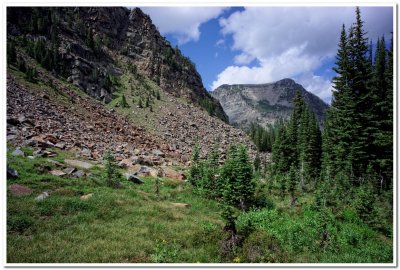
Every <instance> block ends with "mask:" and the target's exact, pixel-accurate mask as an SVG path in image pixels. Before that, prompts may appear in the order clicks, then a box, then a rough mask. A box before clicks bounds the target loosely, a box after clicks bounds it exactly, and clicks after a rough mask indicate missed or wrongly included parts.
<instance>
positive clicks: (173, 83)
mask: <svg viewBox="0 0 400 270" xmlns="http://www.w3.org/2000/svg"><path fill="white" fill-rule="evenodd" d="M7 30H8V31H7V35H8V37H9V38H11V39H22V38H23V39H25V40H24V42H28V43H30V44H31V46H32V47H34V46H36V44H37V43H38V41H42V42H43V43H44V47H45V50H51V51H52V52H53V55H52V57H54V58H56V59H57V60H56V61H54V63H53V66H52V67H51V69H52V70H53V72H55V73H57V74H58V75H59V76H61V77H64V78H66V79H68V81H69V82H71V83H73V84H74V85H76V86H77V87H79V88H80V89H82V90H83V91H85V92H86V93H88V94H89V95H90V96H92V97H94V98H97V99H99V100H102V101H104V102H106V103H108V102H110V101H111V100H112V98H113V93H114V92H115V91H116V88H117V87H116V86H115V80H117V79H118V78H119V77H120V76H121V75H122V74H123V73H124V70H123V67H124V66H127V65H131V66H134V67H135V70H137V72H138V73H140V74H143V75H145V76H148V77H149V78H151V79H152V80H154V81H155V82H156V83H157V84H158V85H159V86H160V87H161V89H163V90H164V91H167V92H169V93H171V94H173V95H174V96H176V97H184V98H186V99H188V100H190V101H191V102H194V103H196V104H198V105H200V106H202V107H203V108H206V109H207V110H208V111H209V113H210V114H212V115H215V116H217V117H219V118H220V119H222V120H223V121H227V116H226V114H225V113H224V111H223V109H222V107H221V105H220V104H219V102H218V101H216V100H215V99H214V98H212V97H211V95H209V93H208V92H207V91H206V89H205V88H204V86H203V84H202V81H201V77H200V75H199V74H198V72H197V71H196V69H195V67H194V65H193V63H192V62H191V61H190V59H188V58H187V57H185V56H183V55H182V54H181V52H180V51H179V49H177V48H172V47H171V45H170V43H169V42H168V41H167V40H166V39H165V38H164V37H162V36H161V35H160V33H159V32H158V30H157V29H156V27H155V26H154V24H152V21H151V19H150V17H149V16H148V15H146V14H144V13H143V12H142V11H141V10H140V9H139V8H135V9H133V10H129V9H127V8H122V7H90V8H89V7H80V8H72V7H71V8H70V7H64V8H25V7H21V8H18V7H9V8H8V9H7ZM53 48H55V49H53ZM33 53H34V52H33ZM33 53H32V54H33ZM44 55H45V53H43V57H44Z"/></svg>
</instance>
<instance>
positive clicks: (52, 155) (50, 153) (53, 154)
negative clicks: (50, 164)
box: [42, 151, 57, 157]
mask: <svg viewBox="0 0 400 270" xmlns="http://www.w3.org/2000/svg"><path fill="white" fill-rule="evenodd" d="M42 156H43V157H55V156H57V153H56V152H53V151H43V152H42Z"/></svg>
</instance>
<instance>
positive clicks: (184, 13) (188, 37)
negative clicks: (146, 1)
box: [142, 7, 225, 45]
mask: <svg viewBox="0 0 400 270" xmlns="http://www.w3.org/2000/svg"><path fill="white" fill-rule="evenodd" d="M224 9H225V8H222V7H143V8H142V10H143V11H144V12H145V13H146V14H149V15H150V17H151V19H152V21H153V23H154V24H155V25H156V26H157V27H158V30H159V31H160V32H161V34H163V35H166V34H172V35H174V36H175V37H176V39H177V40H178V44H179V45H182V44H184V43H187V42H189V41H198V40H199V38H200V34H201V33H200V30H199V28H200V25H201V24H203V23H205V22H207V21H209V20H211V19H214V18H218V16H219V15H220V14H221V13H222V12H223V11H224Z"/></svg>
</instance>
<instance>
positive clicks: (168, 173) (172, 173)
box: [162, 167, 186, 181]
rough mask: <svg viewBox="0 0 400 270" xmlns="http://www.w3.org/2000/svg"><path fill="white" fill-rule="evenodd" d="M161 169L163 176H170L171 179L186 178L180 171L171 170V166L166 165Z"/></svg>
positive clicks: (181, 179)
mask: <svg viewBox="0 0 400 270" xmlns="http://www.w3.org/2000/svg"><path fill="white" fill-rule="evenodd" d="M162 169H163V171H164V176H165V177H168V178H171V179H175V180H180V181H183V180H185V179H186V176H185V175H184V174H183V173H181V172H177V171H175V170H173V169H171V168H168V167H163V168H162Z"/></svg>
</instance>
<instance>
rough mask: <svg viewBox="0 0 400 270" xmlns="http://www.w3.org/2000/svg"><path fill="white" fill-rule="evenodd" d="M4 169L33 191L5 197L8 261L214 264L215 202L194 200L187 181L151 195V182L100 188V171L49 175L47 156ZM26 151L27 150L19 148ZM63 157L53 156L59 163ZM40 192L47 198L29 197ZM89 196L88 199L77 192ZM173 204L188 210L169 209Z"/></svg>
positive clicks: (14, 160)
mask: <svg viewBox="0 0 400 270" xmlns="http://www.w3.org/2000/svg"><path fill="white" fill-rule="evenodd" d="M12 150H13V149H12V148H11V147H9V151H8V161H7V163H8V164H9V165H10V166H11V167H12V168H14V169H16V170H17V171H18V173H19V174H20V177H19V178H18V179H7V184H8V185H11V184H14V183H18V184H23V185H26V186H28V187H29V188H31V189H32V190H33V193H32V194H31V195H29V196H24V197H15V196H12V195H11V194H10V193H8V195H7V262H8V263H73V262H75V263H78V262H79V263H93V262H97V263H106V262H114V263H143V262H204V263H206V262H218V261H219V260H220V259H219V255H218V241H219V239H221V238H222V234H221V232H222V226H223V222H222V221H221V219H220V214H219V207H218V204H217V203H216V202H214V201H210V200H206V199H203V198H200V197H198V196H196V195H194V194H193V192H192V190H191V187H190V186H188V184H186V183H180V184H177V183H176V182H174V181H173V180H171V179H168V178H163V179H162V180H161V192H160V196H159V197H157V196H156V194H155V192H154V190H155V179H154V178H151V177H146V178H144V182H145V183H144V184H143V185H135V184H132V183H130V182H128V181H123V183H122V184H123V186H124V187H123V188H121V189H113V188H110V187H107V186H106V185H105V183H104V181H102V180H101V179H99V178H98V179H97V181H95V180H96V178H97V176H98V175H100V173H101V172H102V170H104V169H102V168H99V167H95V168H94V169H91V170H90V171H88V173H92V175H91V176H89V177H84V178H81V179H75V178H71V179H70V178H66V177H57V176H51V175H49V174H48V172H42V171H41V169H40V168H41V166H47V167H48V168H47V169H54V168H55V165H53V164H52V163H49V162H47V159H46V158H35V159H33V160H31V159H28V158H26V157H20V156H18V157H14V156H11V155H10V153H11V152H12ZM23 150H24V151H25V152H29V151H32V150H31V149H29V148H28V149H26V148H25V149H23ZM70 156H71V154H70V153H68V152H64V151H60V150H58V156H57V157H56V158H54V159H56V160H58V161H60V162H62V161H63V159H65V158H69V157H70ZM43 191H48V192H49V194H50V196H49V197H48V198H47V199H45V200H44V201H41V202H36V201H35V200H34V198H35V197H36V196H38V195H39V194H40V193H42V192H43ZM88 193H93V197H92V198H91V199H89V200H87V201H83V200H81V199H80V196H81V195H83V194H88ZM173 202H183V203H189V204H191V207H189V208H181V207H176V206H174V205H173V204H172V203H173Z"/></svg>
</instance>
